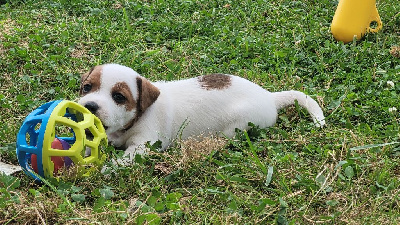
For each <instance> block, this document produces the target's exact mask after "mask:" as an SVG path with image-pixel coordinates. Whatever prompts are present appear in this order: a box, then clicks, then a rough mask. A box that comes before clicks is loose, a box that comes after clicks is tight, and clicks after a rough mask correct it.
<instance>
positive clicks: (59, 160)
mask: <svg viewBox="0 0 400 225" xmlns="http://www.w3.org/2000/svg"><path fill="white" fill-rule="evenodd" d="M51 148H53V149H60V150H63V146H62V143H61V141H60V140H59V139H58V138H56V139H54V141H53V142H52V143H51ZM51 161H53V163H54V172H53V174H54V175H56V174H57V172H58V170H59V169H60V168H62V167H64V157H62V156H52V157H51Z"/></svg>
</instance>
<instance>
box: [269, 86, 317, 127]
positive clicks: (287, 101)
mask: <svg viewBox="0 0 400 225" xmlns="http://www.w3.org/2000/svg"><path fill="white" fill-rule="evenodd" d="M272 95H273V96H274V98H275V105H276V108H277V109H278V110H279V109H282V108H284V107H287V106H289V105H294V104H295V101H297V102H298V104H299V105H300V106H302V107H304V108H306V109H307V111H308V113H310V115H311V117H312V119H313V121H314V123H315V125H316V126H317V127H323V126H324V125H325V117H324V113H323V112H322V109H321V107H319V105H318V103H317V102H316V101H315V100H314V99H312V98H311V97H310V96H308V95H306V94H304V93H303V92H300V91H282V92H274V93H272Z"/></svg>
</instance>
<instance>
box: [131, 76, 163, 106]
mask: <svg viewBox="0 0 400 225" xmlns="http://www.w3.org/2000/svg"><path fill="white" fill-rule="evenodd" d="M136 83H137V88H138V96H139V97H138V111H139V112H144V111H145V110H146V109H147V108H148V107H149V106H151V105H152V104H153V103H154V102H155V101H156V100H157V98H158V96H159V95H160V90H159V89H158V88H157V87H156V86H154V85H153V84H152V83H151V82H150V81H148V80H147V79H145V78H143V77H137V78H136Z"/></svg>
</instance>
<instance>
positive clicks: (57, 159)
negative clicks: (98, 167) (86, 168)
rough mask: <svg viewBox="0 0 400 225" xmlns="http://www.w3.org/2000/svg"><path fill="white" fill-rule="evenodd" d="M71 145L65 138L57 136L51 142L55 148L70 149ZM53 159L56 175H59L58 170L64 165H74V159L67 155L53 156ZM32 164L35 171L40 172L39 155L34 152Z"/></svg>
mask: <svg viewBox="0 0 400 225" xmlns="http://www.w3.org/2000/svg"><path fill="white" fill-rule="evenodd" d="M70 147H71V146H70V145H69V144H68V143H67V142H66V141H64V140H62V139H58V138H55V139H54V141H53V142H52V143H51V148H53V149H60V150H68V149H69V148H70ZM51 161H52V162H53V163H54V172H53V174H54V175H57V172H58V170H59V169H60V168H62V167H64V166H65V167H66V168H68V167H70V166H71V165H73V161H72V160H71V159H70V158H69V157H67V156H65V157H64V156H52V157H51ZM31 166H32V169H33V171H35V172H36V173H39V172H38V166H37V155H36V154H32V155H31Z"/></svg>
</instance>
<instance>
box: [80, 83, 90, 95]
mask: <svg viewBox="0 0 400 225" xmlns="http://www.w3.org/2000/svg"><path fill="white" fill-rule="evenodd" d="M90 90H92V85H91V84H85V85H83V88H82V93H88V92H89V91H90Z"/></svg>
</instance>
